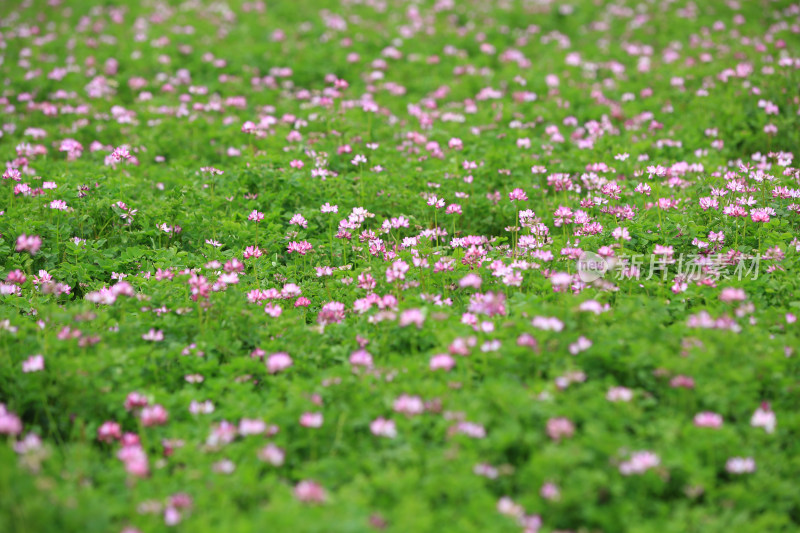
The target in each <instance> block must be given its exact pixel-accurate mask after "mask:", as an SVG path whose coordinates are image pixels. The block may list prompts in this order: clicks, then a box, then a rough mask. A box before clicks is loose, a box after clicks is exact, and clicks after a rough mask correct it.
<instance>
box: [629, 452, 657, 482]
mask: <svg viewBox="0 0 800 533" xmlns="http://www.w3.org/2000/svg"><path fill="white" fill-rule="evenodd" d="M660 464H661V459H660V458H659V457H658V455H656V454H654V453H653V452H648V451H642V452H634V453H633V454H632V455H631V458H630V459H629V460H628V461H624V462H622V463H620V465H619V471H620V473H621V474H622V475H623V476H629V475H631V474H644V473H645V472H646V471H647V470H649V469H651V468H655V467H657V466H658V465H660Z"/></svg>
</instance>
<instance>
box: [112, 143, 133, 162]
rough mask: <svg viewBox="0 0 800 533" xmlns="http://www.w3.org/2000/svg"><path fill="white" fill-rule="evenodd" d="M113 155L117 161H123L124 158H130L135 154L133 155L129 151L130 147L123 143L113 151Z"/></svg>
mask: <svg viewBox="0 0 800 533" xmlns="http://www.w3.org/2000/svg"><path fill="white" fill-rule="evenodd" d="M111 157H112V158H113V159H114V160H115V161H122V160H123V159H130V158H131V157H133V156H131V153H130V152H129V151H128V147H127V146H125V145H122V146H118V147H117V148H114V151H113V152H111Z"/></svg>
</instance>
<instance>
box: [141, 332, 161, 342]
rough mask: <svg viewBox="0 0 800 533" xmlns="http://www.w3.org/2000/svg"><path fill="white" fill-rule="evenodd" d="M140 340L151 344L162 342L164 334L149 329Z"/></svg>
mask: <svg viewBox="0 0 800 533" xmlns="http://www.w3.org/2000/svg"><path fill="white" fill-rule="evenodd" d="M142 338H143V339H144V340H146V341H151V342H159V341H163V340H164V332H163V331H161V330H159V329H151V330H150V331H148V332H147V333H145V334H143V335H142Z"/></svg>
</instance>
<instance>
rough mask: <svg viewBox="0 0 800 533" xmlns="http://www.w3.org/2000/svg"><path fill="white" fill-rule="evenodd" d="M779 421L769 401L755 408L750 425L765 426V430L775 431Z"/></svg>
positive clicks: (768, 431)
mask: <svg viewBox="0 0 800 533" xmlns="http://www.w3.org/2000/svg"><path fill="white" fill-rule="evenodd" d="M776 424H777V421H776V419H775V413H774V412H773V411H772V409H770V406H769V404H768V403H767V402H764V403H762V404H761V406H760V407H759V408H758V409H756V410H755V412H754V413H753V416H752V417H751V418H750V425H751V426H753V427H754V428H755V427H761V428H764V431H766V432H767V433H773V432H774V431H775V425H776Z"/></svg>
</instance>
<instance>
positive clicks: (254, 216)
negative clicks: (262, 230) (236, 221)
mask: <svg viewBox="0 0 800 533" xmlns="http://www.w3.org/2000/svg"><path fill="white" fill-rule="evenodd" d="M247 220H250V221H253V222H261V221H262V220H264V213H259V212H258V211H256V210H255V209H253V210H252V211H251V212H250V214H249V215H247Z"/></svg>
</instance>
